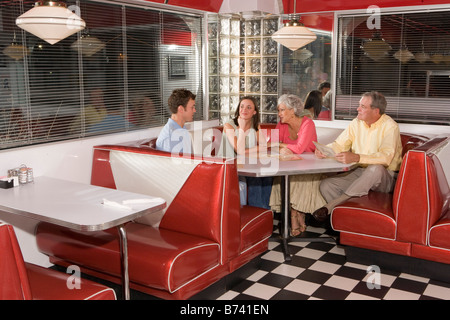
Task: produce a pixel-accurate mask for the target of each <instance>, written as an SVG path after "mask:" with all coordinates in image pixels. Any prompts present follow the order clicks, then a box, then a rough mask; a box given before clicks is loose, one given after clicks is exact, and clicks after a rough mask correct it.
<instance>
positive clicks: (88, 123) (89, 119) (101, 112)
mask: <svg viewBox="0 0 450 320" xmlns="http://www.w3.org/2000/svg"><path fill="white" fill-rule="evenodd" d="M107 113H108V111H107V109H106V106H105V101H104V97H103V90H102V89H100V88H95V89H92V90H91V91H90V103H89V104H88V105H87V106H85V108H84V125H85V128H87V129H88V130H89V128H90V127H92V126H93V125H95V124H97V123H99V122H101V121H102V120H103V118H105V117H106V115H107ZM82 117H83V116H82V115H79V116H78V117H77V118H75V120H74V121H73V122H72V124H71V125H70V129H69V131H70V132H71V133H77V132H78V133H79V132H80V131H81V127H82V124H83V121H82V120H83V118H82Z"/></svg>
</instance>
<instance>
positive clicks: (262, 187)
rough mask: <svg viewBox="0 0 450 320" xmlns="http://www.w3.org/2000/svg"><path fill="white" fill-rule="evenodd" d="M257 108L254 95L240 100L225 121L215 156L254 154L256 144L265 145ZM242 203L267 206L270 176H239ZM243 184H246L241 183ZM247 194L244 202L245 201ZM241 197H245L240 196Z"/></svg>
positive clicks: (257, 148) (256, 149)
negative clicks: (231, 116)
mask: <svg viewBox="0 0 450 320" xmlns="http://www.w3.org/2000/svg"><path fill="white" fill-rule="evenodd" d="M259 119H260V115H259V108H258V104H257V102H256V100H255V98H253V97H250V96H245V97H243V98H241V100H240V101H239V105H238V106H237V108H236V112H235V113H234V117H233V119H232V120H230V121H228V122H227V123H225V124H224V127H223V134H222V143H221V146H220V148H219V150H218V152H217V156H218V157H235V156H236V155H247V156H248V155H250V154H252V153H253V154H255V155H256V154H257V152H258V150H259V147H261V146H266V138H265V136H264V134H262V133H261V131H260V129H261V127H260V120H259ZM239 184H240V189H242V190H245V189H247V194H245V192H243V194H241V204H245V203H246V202H248V205H251V206H254V207H260V208H266V209H269V198H270V192H271V189H272V178H271V177H264V178H253V177H239ZM244 184H245V185H244ZM245 197H247V201H245V200H246V199H245ZM243 198H244V199H243Z"/></svg>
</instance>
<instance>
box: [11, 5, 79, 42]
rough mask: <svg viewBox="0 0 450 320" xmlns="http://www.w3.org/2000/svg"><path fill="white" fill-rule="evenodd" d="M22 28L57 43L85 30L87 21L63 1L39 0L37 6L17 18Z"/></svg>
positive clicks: (18, 24) (17, 22)
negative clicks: (68, 7)
mask: <svg viewBox="0 0 450 320" xmlns="http://www.w3.org/2000/svg"><path fill="white" fill-rule="evenodd" d="M16 24H17V26H19V27H20V28H22V29H24V30H25V31H28V32H29V33H31V34H34V35H35V36H36V37H38V38H41V39H42V40H45V41H47V42H48V43H50V44H55V43H57V42H58V41H60V40H62V39H65V38H67V37H68V36H70V35H72V34H74V33H76V32H78V31H80V30H83V29H84V28H85V27H86V23H85V22H84V20H83V19H81V18H80V17H79V16H78V15H76V14H75V13H74V12H72V11H70V10H69V9H67V6H66V4H65V3H64V2H61V1H38V2H36V3H35V6H34V7H33V8H32V9H30V10H28V11H27V12H25V13H24V14H22V15H21V16H20V17H18V18H17V19H16Z"/></svg>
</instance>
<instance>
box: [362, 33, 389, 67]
mask: <svg viewBox="0 0 450 320" xmlns="http://www.w3.org/2000/svg"><path fill="white" fill-rule="evenodd" d="M361 49H363V51H364V53H365V54H366V55H367V56H368V57H369V58H371V59H372V60H375V61H379V60H381V59H383V58H385V57H387V56H388V54H389V51H390V50H391V49H392V48H391V46H390V45H389V44H388V43H387V42H386V41H384V39H383V38H381V34H379V33H376V34H374V36H373V38H372V39H370V40H368V41H366V42H364V44H363V45H362V46H361Z"/></svg>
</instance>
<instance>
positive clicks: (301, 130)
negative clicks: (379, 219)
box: [270, 94, 325, 237]
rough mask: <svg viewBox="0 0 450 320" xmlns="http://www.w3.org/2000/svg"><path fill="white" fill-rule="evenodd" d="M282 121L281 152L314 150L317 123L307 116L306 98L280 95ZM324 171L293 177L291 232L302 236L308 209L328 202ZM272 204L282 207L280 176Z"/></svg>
mask: <svg viewBox="0 0 450 320" xmlns="http://www.w3.org/2000/svg"><path fill="white" fill-rule="evenodd" d="M278 116H279V118H280V122H279V123H278V124H277V126H276V129H278V130H279V141H280V144H279V147H280V154H281V155H288V154H301V153H303V152H314V151H315V149H316V148H315V146H314V144H313V141H317V133H316V126H315V125H314V122H313V121H312V120H311V118H309V117H308V116H305V113H304V106H303V103H302V100H301V99H300V98H299V97H297V96H296V95H292V94H284V95H282V96H281V97H280V98H279V99H278ZM319 183H320V175H313V174H311V175H297V176H293V177H291V179H290V202H291V203H290V205H291V235H292V236H294V237H295V236H298V235H300V234H301V233H302V232H304V231H305V230H306V224H305V213H310V212H314V210H316V209H317V208H320V207H321V206H323V204H324V203H325V201H324V199H323V198H322V195H321V194H320V192H319V188H318V185H319ZM270 207H271V208H272V210H273V211H278V212H280V211H281V192H280V179H275V180H274V185H273V187H272V193H271V195H270Z"/></svg>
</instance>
